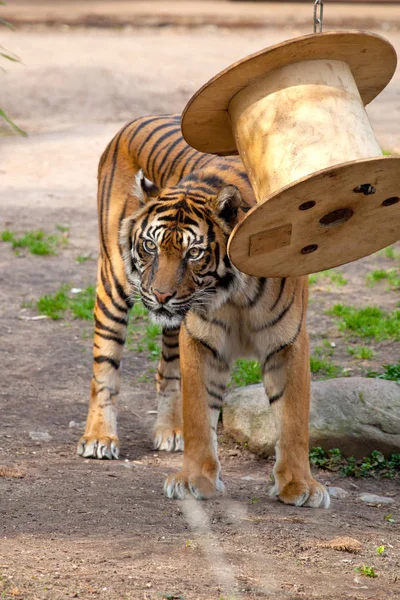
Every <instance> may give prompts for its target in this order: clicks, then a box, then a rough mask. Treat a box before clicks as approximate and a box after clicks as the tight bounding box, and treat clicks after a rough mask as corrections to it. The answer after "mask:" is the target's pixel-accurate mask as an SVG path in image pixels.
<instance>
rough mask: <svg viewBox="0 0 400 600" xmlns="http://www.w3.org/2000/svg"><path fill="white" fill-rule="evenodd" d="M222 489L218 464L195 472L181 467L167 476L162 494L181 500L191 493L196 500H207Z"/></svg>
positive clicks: (223, 487)
mask: <svg viewBox="0 0 400 600" xmlns="http://www.w3.org/2000/svg"><path fill="white" fill-rule="evenodd" d="M224 489H225V486H224V484H223V482H222V480H221V479H220V477H219V466H218V467H217V468H215V469H212V470H210V469H199V471H198V472H197V473H188V472H187V471H185V470H184V469H182V471H178V473H174V474H173V475H170V476H169V477H167V479H166V481H165V483H164V494H165V495H166V496H167V497H168V498H177V499H178V500H183V499H184V498H185V497H186V495H187V494H191V495H192V496H194V497H195V498H196V500H208V498H212V497H213V496H215V494H216V493H217V492H223V491H224Z"/></svg>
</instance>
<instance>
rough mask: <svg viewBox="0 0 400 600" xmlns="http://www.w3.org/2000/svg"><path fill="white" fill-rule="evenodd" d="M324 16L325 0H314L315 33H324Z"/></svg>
mask: <svg viewBox="0 0 400 600" xmlns="http://www.w3.org/2000/svg"><path fill="white" fill-rule="evenodd" d="M323 17H324V2H323V0H315V2H314V33H322V21H323Z"/></svg>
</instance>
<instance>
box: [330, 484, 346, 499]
mask: <svg viewBox="0 0 400 600" xmlns="http://www.w3.org/2000/svg"><path fill="white" fill-rule="evenodd" d="M328 492H329V495H330V497H331V498H337V500H344V498H347V496H348V495H349V492H346V490H344V489H343V488H341V487H328Z"/></svg>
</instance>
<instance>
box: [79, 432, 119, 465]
mask: <svg viewBox="0 0 400 600" xmlns="http://www.w3.org/2000/svg"><path fill="white" fill-rule="evenodd" d="M77 452H78V455H79V456H82V457H83V458H108V459H112V458H115V459H118V458H119V439H118V438H117V436H114V435H113V436H104V437H94V436H89V435H83V436H82V437H81V439H80V440H79V443H78V450H77Z"/></svg>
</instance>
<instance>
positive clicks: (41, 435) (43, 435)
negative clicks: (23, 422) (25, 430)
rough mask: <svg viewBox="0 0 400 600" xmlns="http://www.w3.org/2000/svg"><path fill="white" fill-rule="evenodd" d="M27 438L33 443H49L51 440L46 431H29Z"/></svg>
mask: <svg viewBox="0 0 400 600" xmlns="http://www.w3.org/2000/svg"><path fill="white" fill-rule="evenodd" d="M29 437H30V438H31V440H35V442H50V440H52V439H53V436H51V435H50V434H49V433H48V432H47V431H30V432H29Z"/></svg>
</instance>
